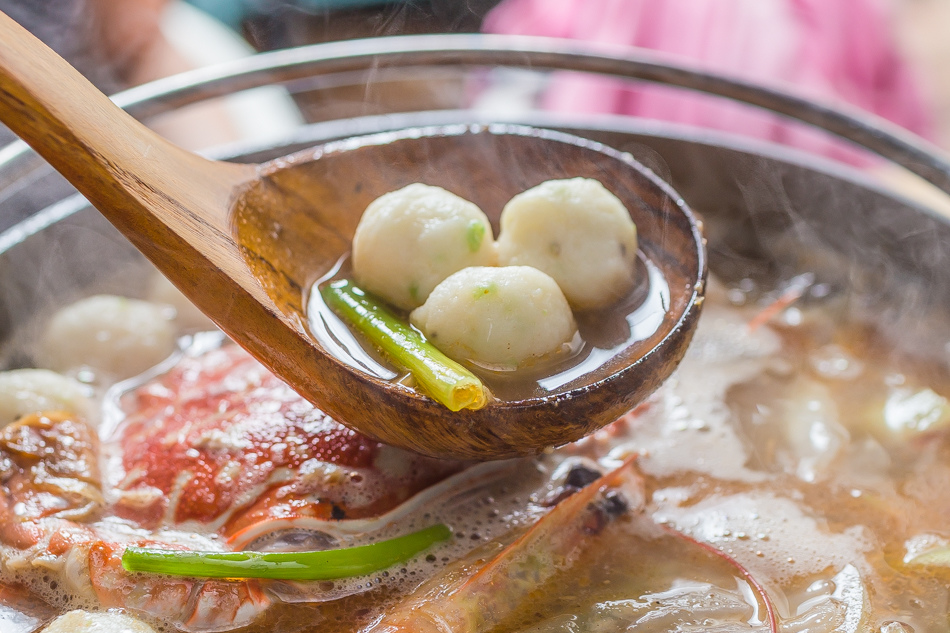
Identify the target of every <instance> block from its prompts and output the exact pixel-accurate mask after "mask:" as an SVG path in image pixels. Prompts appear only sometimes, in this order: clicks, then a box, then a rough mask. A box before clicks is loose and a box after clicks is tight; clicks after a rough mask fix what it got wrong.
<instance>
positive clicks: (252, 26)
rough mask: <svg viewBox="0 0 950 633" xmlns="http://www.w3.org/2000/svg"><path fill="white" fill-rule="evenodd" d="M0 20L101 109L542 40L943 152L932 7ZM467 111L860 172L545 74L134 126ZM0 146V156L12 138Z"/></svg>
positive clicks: (435, 7)
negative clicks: (752, 85) (442, 50)
mask: <svg viewBox="0 0 950 633" xmlns="http://www.w3.org/2000/svg"><path fill="white" fill-rule="evenodd" d="M0 10H3V11H5V12H6V13H8V14H9V15H10V16H12V17H13V18H14V19H16V20H17V21H19V22H20V23H21V24H23V25H24V26H26V27H27V28H28V29H30V30H31V31H33V32H34V33H35V34H36V35H38V36H39V37H40V38H41V39H43V40H44V41H46V42H47V43H48V44H49V45H50V46H51V47H53V48H54V49H55V50H57V52H59V53H60V54H62V55H63V56H64V57H66V58H67V59H69V60H70V61H71V62H72V63H73V64H74V65H75V66H76V67H77V68H79V69H80V70H81V71H82V72H83V73H84V74H86V75H87V76H88V77H89V78H90V79H91V80H92V81H93V82H94V83H96V84H97V85H98V86H99V87H100V88H101V89H102V90H103V91H105V92H107V93H115V92H117V91H120V90H123V89H126V88H129V87H132V86H136V85H139V84H142V83H145V82H149V81H152V80H155V79H159V78H161V77H166V76H169V75H174V74H176V73H181V72H184V71H188V70H192V69H196V68H201V67H207V66H213V65H215V64H220V63H222V62H229V61H231V62H233V61H234V60H239V59H241V58H244V57H246V56H248V55H251V54H253V53H254V52H258V51H273V50H278V49H284V48H289V47H296V46H303V45H307V44H314V43H322V42H332V41H338V40H349V39H354V38H367V37H378V36H393V35H407V34H420V33H464V32H468V33H477V32H489V33H503V34H526V35H542V36H552V37H561V38H570V39H574V40H580V41H585V42H593V43H597V44H603V45H609V46H621V47H622V46H633V47H638V48H639V49H641V50H645V51H650V52H652V53H657V54H660V55H663V56H667V57H666V58H668V59H672V60H674V61H677V62H680V63H685V64H688V65H693V66H695V67H698V68H701V69H705V70H711V71H715V72H718V73H722V74H725V75H729V76H734V77H738V78H743V79H747V80H750V81H753V82H756V83H759V84H763V85H774V86H779V87H784V88H786V89H790V90H792V91H794V92H796V93H797V94H801V95H802V96H806V97H809V98H813V99H817V100H819V101H823V102H828V103H841V104H847V105H850V106H856V107H858V108H861V109H862V110H865V111H867V112H871V113H873V114H876V115H878V116H881V117H883V118H885V119H888V120H889V121H891V122H893V123H896V124H897V125H899V126H901V127H903V128H905V129H907V130H909V131H911V132H913V133H915V134H917V135H919V136H921V137H923V138H925V139H928V140H929V141H932V142H933V143H935V144H937V145H940V146H942V147H950V73H947V72H946V71H945V68H946V67H947V62H948V61H950V38H947V37H946V36H945V34H946V32H947V31H948V28H950V2H947V0H405V1H402V2H397V1H385V0H0ZM465 108H468V109H472V108H474V109H476V110H482V111H490V112H494V113H501V114H503V115H506V116H509V115H512V114H518V113H523V112H530V111H532V110H533V109H534V110H546V111H554V112H571V113H580V114H586V115H590V116H591V117H596V116H601V115H631V116H637V117H645V118H647V119H655V120H660V121H668V122H673V123H676V124H682V125H687V126H697V127H701V128H705V129H713V130H718V131H723V132H727V133H735V134H739V135H743V136H749V137H756V138H759V139H764V140H768V141H772V142H777V143H781V144H784V145H788V146H793V147H796V148H799V149H804V150H806V151H808V152H812V153H815V154H820V155H823V156H825V157H830V158H833V159H837V160H840V161H844V162H845V163H849V164H851V165H857V166H859V167H869V166H870V167H873V161H869V160H868V159H867V158H866V157H862V156H861V155H860V154H859V153H856V152H855V151H854V150H853V148H850V147H848V146H846V145H842V144H840V143H838V142H836V141H834V140H831V139H829V138H827V137H826V136H825V135H821V134H818V133H816V132H814V131H812V130H809V129H807V128H804V127H803V126H797V125H791V124H789V123H788V122H787V121H784V120H781V119H779V118H776V117H775V116H773V115H769V114H766V113H761V112H756V111H754V110H750V109H749V108H747V107H744V106H738V105H736V104H730V103H724V102H722V101H721V100H716V99H711V98H708V97H704V96H702V95H695V94H691V95H684V94H682V93H681V92H678V91H675V90H670V89H668V88H664V87H657V86H644V85H642V84H640V85H637V84H634V83H629V82H620V81H618V80H613V79H605V78H601V77H594V76H578V75H576V74H570V73H557V72H556V73H532V72H528V71H514V70H505V69H494V70H492V71H490V72H487V71H486V72H485V73H483V74H481V75H477V76H475V77H474V79H473V77H472V76H471V75H468V76H464V77H463V76H460V75H458V74H455V75H452V74H451V73H444V72H439V71H437V70H435V69H433V70H432V72H431V73H429V74H428V75H423V76H421V77H420V76H416V77H413V78H412V79H411V80H410V79H406V80H401V79H399V78H398V77H397V78H387V79H386V80H384V81H373V82H369V81H367V80H366V78H365V77H364V78H362V79H358V80H354V81H351V82H349V83H347V82H342V81H341V82H337V84H335V85H327V84H326V83H324V84H323V85H321V86H319V89H307V86H301V85H297V86H296V88H295V89H293V90H288V89H285V88H274V89H265V90H259V91H257V92H256V93H255V94H248V95H242V96H240V97H235V98H230V99H226V100H223V101H222V100H214V101H205V102H202V103H200V104H197V105H194V106H189V107H187V108H180V109H177V110H176V111H175V112H172V113H170V114H166V115H163V116H160V117H156V118H154V120H150V121H149V123H150V125H152V126H153V127H155V128H156V129H158V130H159V131H160V132H162V133H163V134H165V135H166V136H168V137H169V138H171V139H172V140H174V141H175V142H177V143H179V144H181V145H183V146H186V147H189V148H191V149H203V148H208V147H213V146H217V145H221V144H223V143H229V142H234V141H245V142H248V141H249V142H252V143H260V144H266V143H267V142H269V140H270V139H277V138H280V137H281V136H282V135H286V134H289V133H291V132H292V131H293V130H294V129H297V128H299V126H300V125H301V124H303V123H312V122H317V121H324V120H331V119H340V118H347V117H357V116H366V115H373V114H381V113H387V112H412V111H416V110H439V109H465ZM3 134H4V131H0V143H3V142H4V141H7V140H10V139H11V138H12V136H10V135H9V133H6V136H4V135H3ZM886 178H888V179H893V178H892V177H891V176H887V177H886ZM901 178H902V177H897V180H901ZM902 182H903V181H902ZM905 184H906V183H905ZM901 186H904V185H901ZM907 186H911V185H907ZM913 186H915V187H916V185H913ZM918 188H919V187H918ZM925 188H926V187H924V189H925ZM931 193H933V192H931Z"/></svg>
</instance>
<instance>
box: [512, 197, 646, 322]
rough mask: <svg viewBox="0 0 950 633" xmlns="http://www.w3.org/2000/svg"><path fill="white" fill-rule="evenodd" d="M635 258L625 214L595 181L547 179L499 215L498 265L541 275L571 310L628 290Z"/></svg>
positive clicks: (630, 224)
mask: <svg viewBox="0 0 950 633" xmlns="http://www.w3.org/2000/svg"><path fill="white" fill-rule="evenodd" d="M636 258H637V228H636V226H635V225H634V223H633V220H631V219H630V214H629V213H628V212H627V209H626V208H625V207H624V206H623V203H622V202H621V201H620V200H619V199H618V198H617V196H615V195H614V194H612V193H610V192H609V191H607V189H606V188H605V187H604V186H603V185H602V184H601V183H599V182H598V181H596V180H593V179H590V178H570V179H567V180H549V181H547V182H544V183H541V184H540V185H538V186H537V187H533V188H531V189H528V190H527V191H525V192H523V193H520V194H518V195H516V196H515V197H514V198H512V199H511V200H510V201H509V202H508V204H506V205H505V208H504V210H503V211H502V213H501V234H500V235H499V237H498V259H499V263H500V264H501V265H502V266H533V267H534V268H537V269H539V270H542V271H544V272H546V273H547V274H549V275H551V277H553V278H554V280H555V281H557V283H558V285H559V286H560V287H561V290H563V291H564V296H566V297H567V300H568V301H569V302H570V303H571V306H573V307H574V308H576V309H579V310H590V309H596V308H604V307H607V306H609V305H611V304H613V303H615V302H616V301H617V300H618V299H620V298H621V297H623V296H624V295H625V294H626V293H627V292H628V291H629V290H630V288H632V287H633V283H634V280H635V275H636V268H635V263H636Z"/></svg>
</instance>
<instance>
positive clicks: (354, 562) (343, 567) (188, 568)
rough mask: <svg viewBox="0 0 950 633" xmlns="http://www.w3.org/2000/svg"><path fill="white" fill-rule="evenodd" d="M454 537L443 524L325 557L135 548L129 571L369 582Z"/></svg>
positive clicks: (129, 552)
mask: <svg viewBox="0 0 950 633" xmlns="http://www.w3.org/2000/svg"><path fill="white" fill-rule="evenodd" d="M451 535H452V531H451V530H450V529H449V528H448V527H447V526H446V525H445V524H442V523H439V524H437V525H433V526H431V527H427V528H425V529H423V530H419V531H418V532H412V533H411V534H406V535H404V536H399V537H397V538H394V539H389V540H387V541H380V542H379V543H372V544H370V545H360V546H357V547H348V548H344V549H333V550H325V551H320V552H189V551H175V550H162V549H148V548H142V547H129V548H128V549H126V550H125V553H124V554H123V555H122V567H124V568H125V569H126V571H138V572H151V573H156V574H166V575H170V576H189V577H192V578H270V579H274V580H334V579H337V578H349V577H352V576H363V575H365V574H371V573H374V572H377V571H382V570H384V569H387V568H389V567H392V566H393V565H396V564H398V563H403V562H406V561H407V560H409V559H410V558H412V557H413V556H415V555H416V554H418V553H419V552H421V551H424V550H426V549H428V548H430V547H432V546H433V545H435V544H436V543H438V542H440V541H444V540H446V539H448V538H449V537H450V536H451Z"/></svg>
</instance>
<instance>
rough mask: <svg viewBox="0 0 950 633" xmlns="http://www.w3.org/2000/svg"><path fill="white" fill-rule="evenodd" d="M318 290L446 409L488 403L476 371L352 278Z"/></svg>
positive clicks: (336, 311)
mask: <svg viewBox="0 0 950 633" xmlns="http://www.w3.org/2000/svg"><path fill="white" fill-rule="evenodd" d="M320 294H321V295H322V296H323V300H324V301H325V302H326V304H327V305H328V306H329V307H330V309H331V310H333V311H334V312H335V313H336V314H337V315H338V316H339V317H340V318H342V319H343V320H345V321H347V322H348V323H350V324H351V325H352V326H353V327H354V328H356V329H357V330H358V331H359V332H360V333H361V334H363V336H365V337H366V338H368V339H369V340H370V341H371V342H372V343H373V344H374V345H376V346H377V347H378V348H380V349H381V350H382V351H383V352H384V353H385V354H386V355H387V356H388V357H389V358H390V359H391V360H392V361H393V362H394V363H396V364H397V365H399V366H400V367H402V368H403V369H406V370H407V371H409V373H411V374H412V375H413V377H414V378H415V379H416V382H417V383H418V384H419V385H420V386H421V387H422V389H423V390H424V391H425V392H426V393H427V394H428V395H429V396H431V397H432V398H433V399H435V400H437V401H438V402H440V403H442V404H443V405H445V406H446V407H448V409H449V410H450V411H460V410H461V409H481V408H482V407H484V406H485V404H487V402H488V396H487V394H486V393H485V387H484V385H482V381H480V380H479V379H478V378H477V377H476V376H475V374H473V373H472V372H470V371H469V370H467V369H465V368H464V367H462V366H461V365H460V364H458V363H456V362H455V361H454V360H452V359H451V358H449V357H448V356H446V355H445V354H443V353H442V352H440V351H439V350H438V349H437V348H436V347H435V346H434V345H432V343H429V342H428V341H426V340H425V338H423V337H422V335H421V334H419V332H417V331H416V330H414V329H412V328H411V327H410V326H409V325H407V324H406V323H403V322H402V321H401V320H400V319H399V318H398V317H397V316H396V315H394V314H393V313H391V312H390V311H389V310H387V309H386V308H385V307H384V306H382V305H381V304H380V303H379V302H378V301H377V300H376V299H374V298H373V297H372V296H371V295H369V294H368V293H366V292H364V291H363V290H360V289H359V288H357V287H356V286H355V285H354V284H353V282H351V281H349V280H342V281H335V282H333V283H331V284H328V285H326V286H324V287H323V288H321V289H320Z"/></svg>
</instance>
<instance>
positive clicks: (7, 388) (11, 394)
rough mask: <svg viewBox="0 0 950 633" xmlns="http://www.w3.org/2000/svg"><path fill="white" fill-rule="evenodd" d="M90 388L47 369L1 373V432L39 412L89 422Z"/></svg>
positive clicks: (90, 411)
mask: <svg viewBox="0 0 950 633" xmlns="http://www.w3.org/2000/svg"><path fill="white" fill-rule="evenodd" d="M88 391H89V388H88V387H86V386H85V385H83V384H81V383H79V382H78V381H76V380H73V379H72V378H69V377H67V376H63V375H61V374H57V373H56V372H54V371H50V370H48V369H12V370H10V371H4V372H0V428H3V427H4V426H6V425H7V424H10V423H11V422H13V421H14V420H16V419H17V418H20V417H22V416H24V415H28V414H30V413H38V412H40V411H68V412H70V413H75V414H76V415H79V416H80V417H82V418H84V419H86V420H89V416H90V414H91V413H92V403H91V402H90V400H89V397H88V395H87V394H88Z"/></svg>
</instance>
